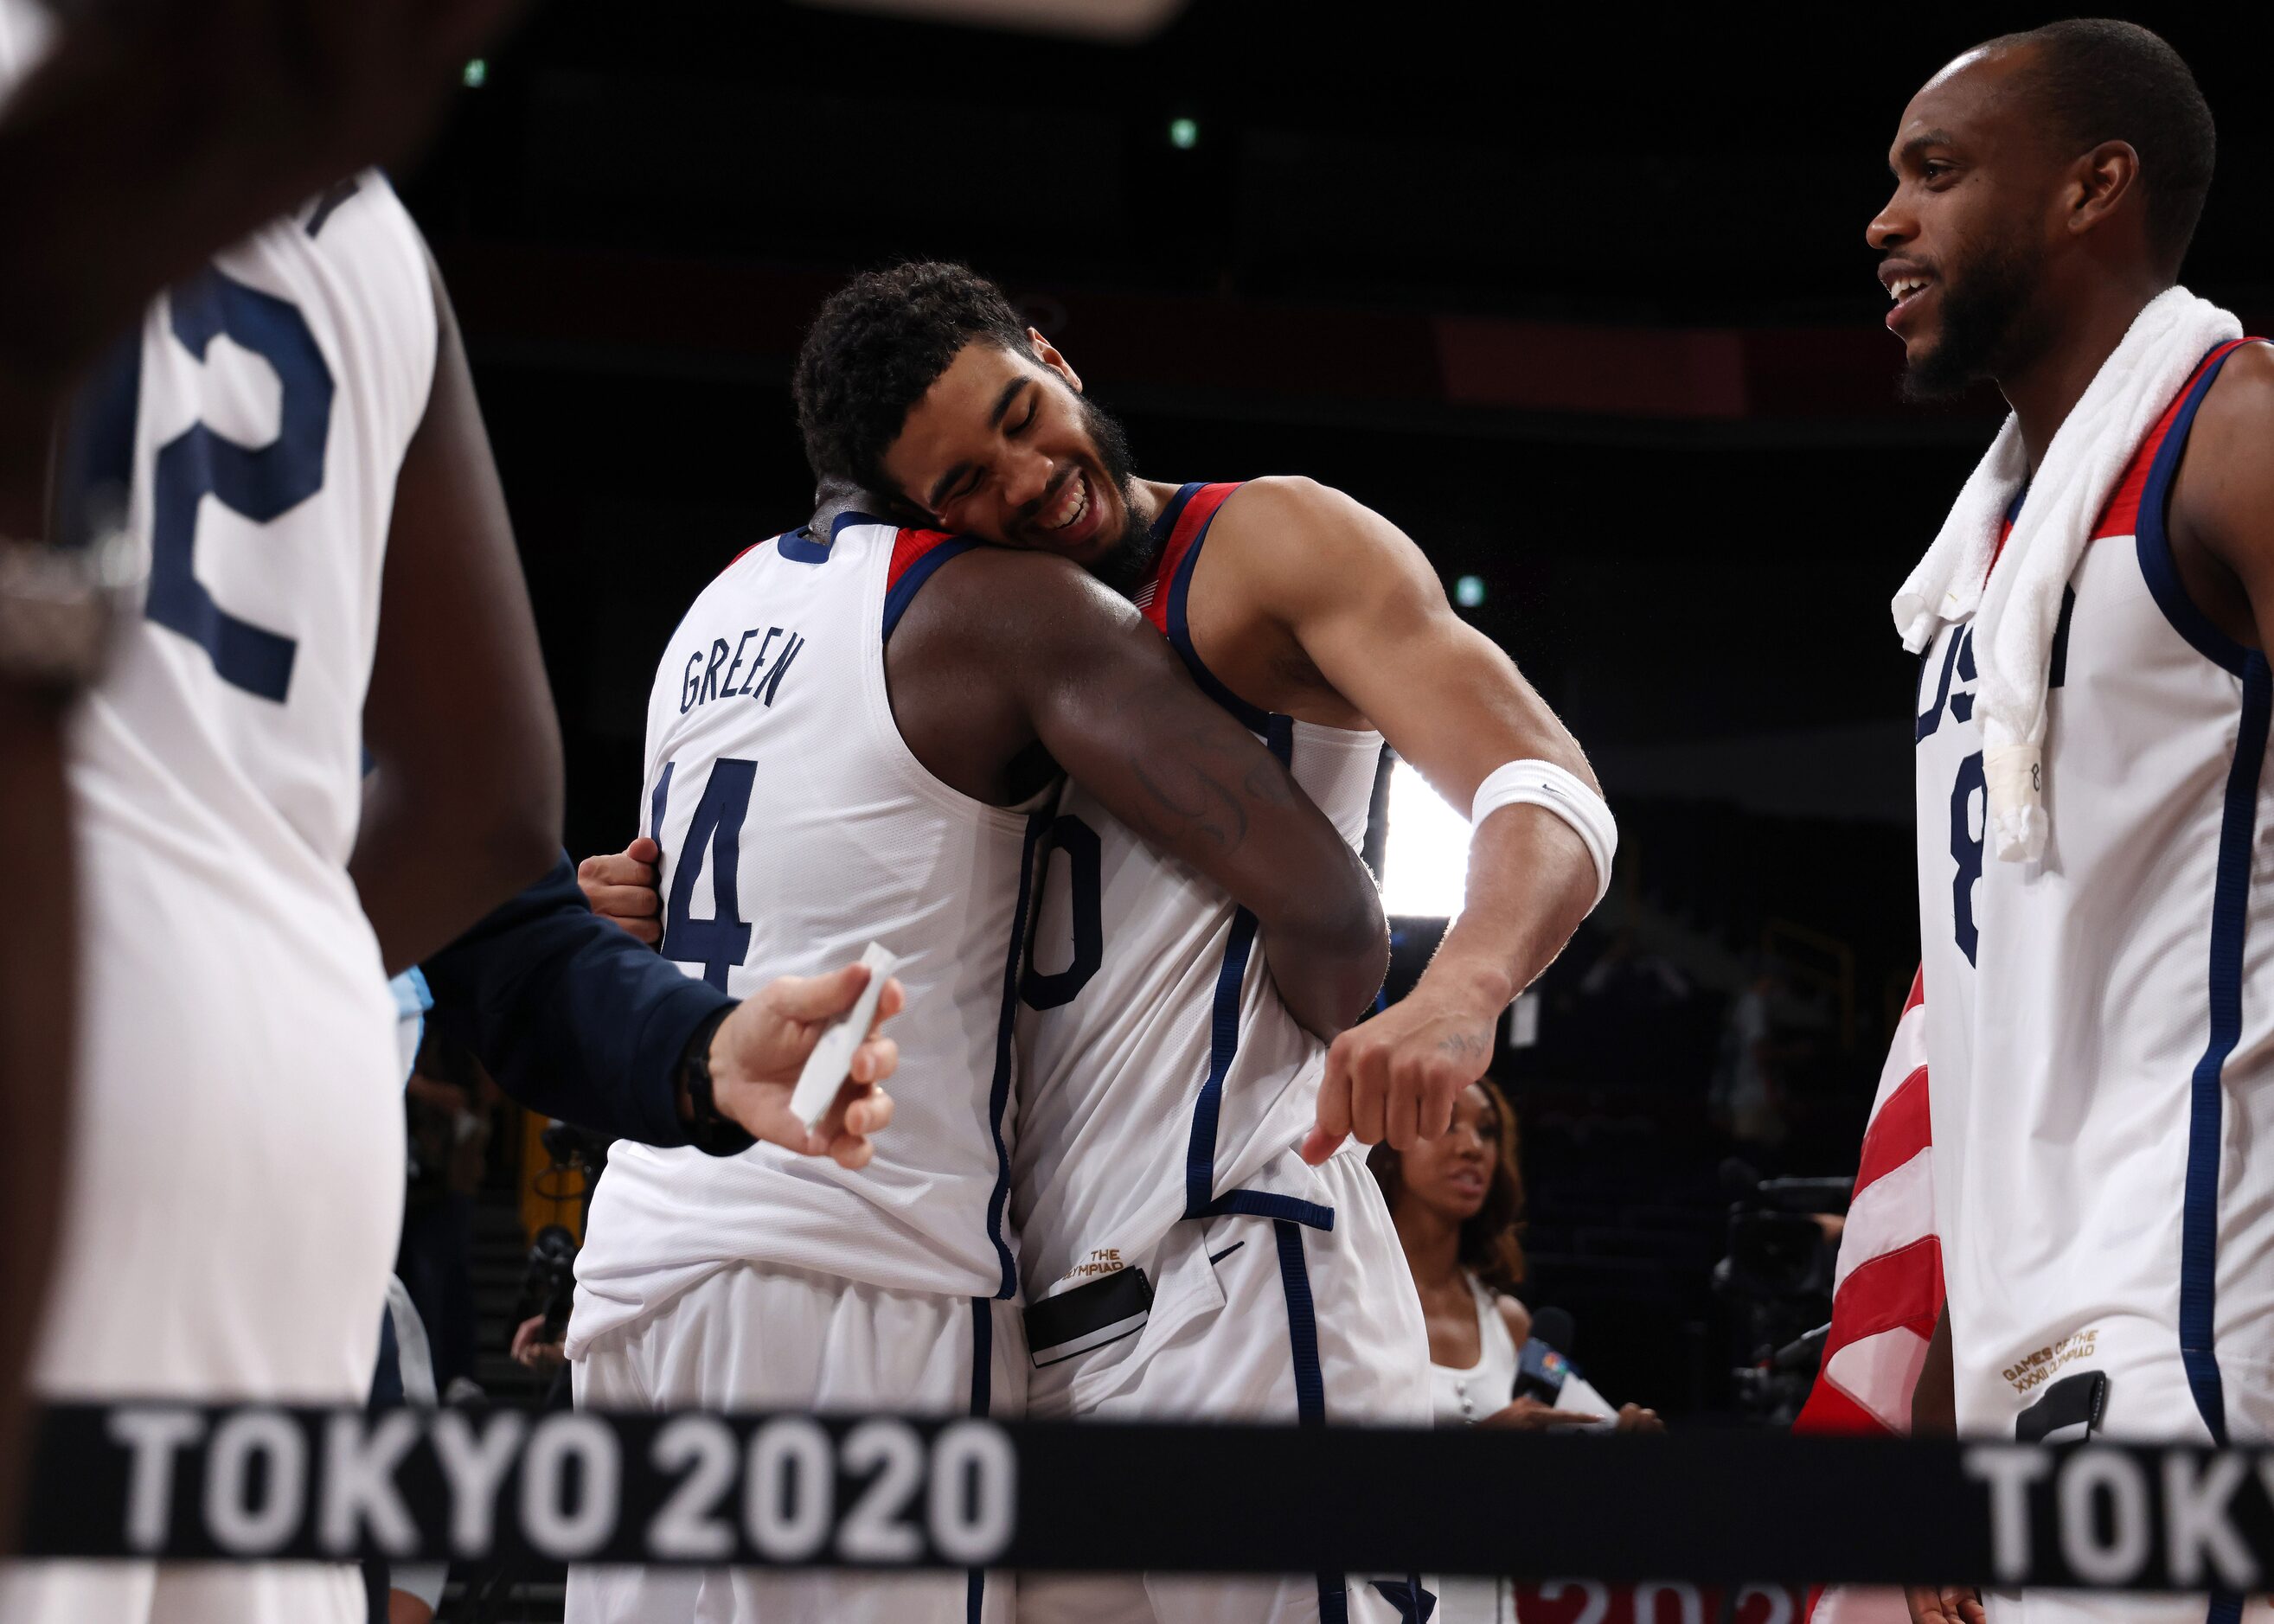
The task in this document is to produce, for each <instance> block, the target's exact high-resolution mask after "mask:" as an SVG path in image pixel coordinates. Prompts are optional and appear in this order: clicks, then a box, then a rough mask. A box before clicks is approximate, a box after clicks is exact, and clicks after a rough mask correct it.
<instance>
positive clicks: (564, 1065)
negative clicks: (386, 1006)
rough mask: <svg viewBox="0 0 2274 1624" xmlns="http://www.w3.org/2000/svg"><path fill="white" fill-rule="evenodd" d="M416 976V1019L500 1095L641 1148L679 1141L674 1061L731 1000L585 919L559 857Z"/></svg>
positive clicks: (565, 858) (597, 920) (682, 1129)
mask: <svg viewBox="0 0 2274 1624" xmlns="http://www.w3.org/2000/svg"><path fill="white" fill-rule="evenodd" d="M422 968H423V969H424V970H425V973H426V984H427V986H428V987H429V988H430V989H433V995H434V1009H433V1013H432V1014H430V1015H429V1016H428V1017H427V1019H429V1020H430V1021H432V1022H433V1024H434V1026H436V1027H437V1028H438V1029H439V1030H440V1031H441V1032H442V1033H443V1034H444V1035H445V1036H447V1037H448V1038H451V1039H452V1040H454V1041H457V1042H460V1043H463V1044H464V1045H465V1046H466V1047H467V1048H468V1049H471V1050H472V1051H473V1052H474V1054H475V1055H476V1056H478V1057H479V1059H480V1060H481V1063H482V1064H483V1065H485V1066H486V1067H487V1068H488V1069H489V1072H490V1075H491V1076H493V1077H494V1078H496V1079H497V1080H498V1086H500V1087H501V1088H503V1089H504V1090H505V1092H506V1093H507V1094H508V1095H510V1096H511V1097H512V1098H513V1099H515V1100H516V1101H519V1102H520V1103H522V1104H523V1105H525V1106H528V1107H529V1108H530V1109H532V1110H538V1111H542V1112H544V1113H545V1114H546V1116H558V1117H560V1118H561V1119H562V1120H563V1121H566V1122H573V1123H575V1124H577V1125H578V1126H579V1127H584V1128H589V1129H591V1130H593V1131H594V1132H599V1133H607V1134H613V1135H614V1136H616V1137H618V1138H621V1139H636V1140H637V1141H639V1142H640V1143H642V1144H646V1145H684V1144H686V1143H687V1142H688V1139H687V1129H686V1125H685V1124H683V1123H681V1121H680V1119H679V1107H678V1097H677V1094H678V1080H677V1072H678V1067H679V1060H680V1056H681V1054H682V1053H683V1052H684V1051H685V1050H686V1048H687V1041H688V1039H689V1038H690V1037H691V1036H693V1035H694V1033H695V1028H696V1027H697V1026H700V1025H701V1024H702V1023H703V1021H704V1018H706V1017H707V1016H710V1015H712V1014H713V1013H715V1012H716V1011H719V1010H723V1009H729V1008H732V1007H733V1005H734V999H732V998H730V997H728V996H727V995H726V994H725V993H722V992H720V991H719V990H718V989H716V988H714V987H712V986H711V985H710V984H709V983H708V982H706V981H699V980H697V979H696V978H694V977H692V976H689V975H685V974H681V972H680V971H678V970H676V969H674V967H673V966H671V965H670V964H669V963H668V962H667V961H666V960H665V959H659V958H658V957H656V954H655V950H654V949H652V948H651V947H648V946H646V945H645V944H643V943H641V942H638V941H636V940H635V939H634V938H633V937H631V936H627V935H626V934H625V933H624V932H623V931H622V930H621V929H618V928H617V927H616V926H614V925H612V924H610V923H609V922H608V921H606V920H605V919H602V918H601V917H600V916H599V914H595V913H593V912H592V910H591V907H590V906H587V905H586V903H585V901H584V891H582V890H580V889H579V888H578V887H577V884H576V868H574V866H572V865H571V864H570V862H569V854H568V853H566V852H563V853H561V861H559V862H558V863H556V864H554V865H553V872H552V873H550V874H548V875H546V876H545V877H544V878H543V879H541V880H539V881H538V883H536V884H534V885H532V886H531V887H530V888H529V889H528V890H527V891H523V892H522V893H521V894H520V895H519V896H517V897H516V898H513V899H512V900H511V901H509V902H508V903H506V904H505V905H504V906H502V907H501V908H499V909H498V910H497V911H496V912H495V913H493V914H491V915H490V916H489V917H488V918H486V919H485V920H483V921H481V922H480V923H479V924H478V925H476V926H475V927H474V928H473V929H471V930H469V931H468V932H466V934H465V935H464V936H460V937H459V938H458V939H457V940H456V942H453V943H452V944H450V945H449V946H448V947H447V948H444V949H443V950H442V951H441V952H440V953H438V954H436V955H435V956H434V957H433V959H428V960H427V961H426V963H425V965H424V966H422Z"/></svg>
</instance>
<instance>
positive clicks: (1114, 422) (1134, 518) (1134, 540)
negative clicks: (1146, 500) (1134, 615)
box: [1074, 395, 1161, 598]
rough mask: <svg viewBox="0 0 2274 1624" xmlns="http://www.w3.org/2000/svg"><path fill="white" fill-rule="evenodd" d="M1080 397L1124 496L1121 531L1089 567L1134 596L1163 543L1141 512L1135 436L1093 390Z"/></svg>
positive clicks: (1101, 458)
mask: <svg viewBox="0 0 2274 1624" xmlns="http://www.w3.org/2000/svg"><path fill="white" fill-rule="evenodd" d="M1074 398H1075V399H1076V400H1077V401H1079V402H1081V420H1082V426H1083V427H1085V428H1087V429H1088V431H1089V441H1090V446H1091V447H1092V449H1094V450H1095V451H1096V454H1097V466H1098V467H1099V469H1101V470H1103V472H1104V475H1105V477H1106V479H1107V480H1108V481H1109V482H1110V483H1111V485H1112V486H1113V488H1114V490H1115V492H1117V493H1118V495H1119V496H1120V498H1121V534H1120V535H1119V536H1118V537H1116V538H1114V539H1113V542H1112V544H1111V545H1110V546H1109V547H1107V549H1106V550H1105V551H1104V552H1103V553H1101V554H1099V555H1098V560H1097V562H1096V563H1095V564H1093V565H1091V566H1090V570H1089V573H1090V574H1091V575H1096V577H1097V578H1098V579H1099V580H1100V581H1103V583H1105V584H1106V585H1108V586H1110V587H1111V588H1112V589H1113V590H1115V591H1117V592H1118V593H1120V594H1121V596H1122V597H1124V598H1128V597H1132V596H1133V595H1134V594H1135V593H1136V591H1137V590H1138V589H1139V588H1141V587H1142V586H1143V585H1144V584H1145V583H1146V581H1147V579H1148V578H1149V577H1150V576H1151V575H1152V573H1153V567H1154V566H1155V565H1156V564H1157V563H1159V562H1160V559H1161V544H1160V541H1159V540H1158V538H1156V537H1155V536H1154V534H1153V527H1152V526H1151V525H1150V524H1148V523H1146V521H1145V520H1144V519H1143V518H1141V516H1140V513H1139V506H1138V500H1137V477H1136V474H1135V472H1134V458H1133V457H1132V455H1130V450H1129V436H1128V435H1127V434H1126V432H1123V430H1122V427H1121V424H1120V422H1119V420H1118V419H1117V418H1116V417H1114V416H1113V414H1112V413H1111V412H1109V411H1107V410H1105V408H1103V406H1100V405H1099V404H1098V403H1097V402H1096V401H1093V400H1091V399H1090V398H1089V396H1088V395H1076V396H1075V397H1074Z"/></svg>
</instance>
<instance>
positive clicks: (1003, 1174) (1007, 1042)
mask: <svg viewBox="0 0 2274 1624" xmlns="http://www.w3.org/2000/svg"><path fill="white" fill-rule="evenodd" d="M1055 810H1056V809H1055V808H1050V807H1044V808H1041V809H1040V810H1038V811H1035V812H1030V813H1028V815H1027V843H1026V845H1025V846H1024V847H1023V848H1022V849H1021V851H1020V856H1019V906H1018V911H1017V912H1016V913H1015V914H1013V915H1012V923H1011V946H1010V951H1009V952H1008V953H1007V954H1005V958H1004V960H1003V1011H1002V1014H1001V1015H1000V1016H999V1017H998V1019H997V1022H996V1026H995V1081H994V1085H993V1086H992V1087H991V1088H990V1090H989V1091H988V1095H987V1125H988V1129H989V1131H990V1132H992V1133H993V1134H994V1136H995V1189H994V1191H993V1192H992V1193H991V1194H990V1195H989V1196H988V1198H987V1238H988V1239H989V1240H990V1241H991V1242H993V1243H994V1244H995V1256H996V1258H997V1259H998V1260H999V1261H1000V1262H1001V1263H1002V1265H1003V1285H1002V1289H1000V1290H998V1291H997V1292H996V1294H995V1295H996V1296H997V1297H1016V1296H1018V1295H1019V1269H1018V1265H1017V1264H1016V1263H1014V1262H1013V1260H1012V1258H1011V1248H1010V1245H1009V1244H1008V1243H1007V1242H1005V1240H1004V1238H1003V1208H1004V1207H1005V1205H1007V1204H1008V1203H1009V1201H1010V1199H1011V1147H1009V1146H1008V1145H1006V1144H1005V1143H1004V1142H1003V1113H1004V1112H1005V1110H1007V1109H1010V1104H1011V1072H1012V1069H1013V1068H1012V1061H1011V1056H1012V1053H1013V1049H1012V1040H1013V1037H1014V1036H1015V1035H1016V1034H1017V1031H1018V1024H1019V966H1020V961H1021V960H1023V959H1025V957H1026V947H1027V925H1028V918H1027V915H1028V905H1029V904H1030V903H1031V902H1032V901H1033V899H1034V894H1035V847H1037V846H1040V845H1041V844H1042V839H1043V831H1045V830H1047V829H1049V828H1050V820H1051V817H1052V816H1054V814H1055Z"/></svg>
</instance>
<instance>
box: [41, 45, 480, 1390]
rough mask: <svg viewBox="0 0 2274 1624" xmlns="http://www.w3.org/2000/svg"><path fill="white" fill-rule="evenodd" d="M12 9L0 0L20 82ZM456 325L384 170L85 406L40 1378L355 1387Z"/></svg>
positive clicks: (180, 299) (248, 247)
mask: <svg viewBox="0 0 2274 1624" xmlns="http://www.w3.org/2000/svg"><path fill="white" fill-rule="evenodd" d="M34 9H35V8H34ZM26 15H27V13H26V9H25V8H24V7H23V6H22V5H21V4H16V3H15V0H4V4H0V79H5V80H6V81H7V82H10V83H12V82H13V76H14V75H15V74H17V73H19V72H21V71H24V70H25V68H26V66H27V65H28V63H27V52H26V49H24V47H25V41H27V40H28V39H30V38H31V30H30V29H28V28H27V27H26ZM436 331H437V329H436V319H435V310H434V294H433V283H432V282H431V280H430V277H429V273H428V270H427V265H426V259H425V250H424V248H423V247H422V245H421V244H420V242H419V240H418V232H417V229H416V228H415V227H414V226H413V225H412V224H411V222H410V217H409V215H408V214H406V213H405V212H404V211H403V207H402V205H401V203H400V202H398V201H397V200H396V199H395V194H394V193H393V192H392V191H390V190H389V189H388V184H387V183H386V182H385V180H383V179H381V178H380V177H379V176H377V175H376V174H371V175H365V176H363V177H359V178H358V180H356V181H354V182H352V183H348V184H343V185H342V186H340V187H338V188H335V189H334V191H333V192H330V193H328V194H327V195H326V196H325V197H324V198H322V199H316V200H313V201H312V202H311V203H310V204H308V205H307V206H305V207H302V208H301V209H299V210H298V211H297V212H296V213H295V214H292V215H290V216H288V217H286V218H284V219H281V220H278V221H276V222H275V223H273V224H271V225H269V226H268V227H267V228H266V229H263V230H261V231H260V232H258V233H256V234H255V235H254V236H252V237H248V238H246V239H245V241H243V242H241V243H239V244H237V245H235V246H234V247H232V248H230V249H228V250H227V251H225V252H222V253H221V254H220V255H218V256H217V257H216V258H215V259H214V260H213V262H212V263H211V264H209V265H207V267H204V268H203V269H201V270H200V271H198V272H197V273H195V274H192V276H190V277H189V278H188V279H186V280H185V281H184V282H183V283H182V284H181V285H180V286H178V287H177V288H175V289H172V290H171V291H169V293H167V294H165V295H164V296H162V297H160V298H159V299H158V300H157V301H156V302H155V303H154V305H152V306H151V308H150V309H149V311H148V312H147V314H146V316H145V318H144V320H143V322H142V325H141V329H140V331H139V334H136V335H131V336H130V337H128V338H127V339H125V340H124V341H122V342H120V343H119V344H118V345H117V347H116V348H115V349H114V350H113V352H112V353H111V355H110V356H109V357H108V359H107V360H106V361H105V362H104V364H103V365H102V367H101V368H100V369H99V371H98V372H97V374H96V376H95V378H94V380H93V383H92V385H91V387H90V388H89V390H88V392H87V396H86V399H85V401H84V402H83V404H82V408H81V410H80V411H79V415H78V417H77V418H76V420H75V423H74V425H73V437H72V443H73V455H72V459H71V465H70V476H69V477H70V479H71V480H72V482H73V483H74V484H75V485H77V484H82V483H83V484H85V485H89V486H92V487H95V488H96V489H97V492H98V496H97V500H101V493H102V492H108V493H110V494H112V495H117V494H122V493H123V494H124V499H125V505H124V518H125V522H126V523H127V524H128V526H129V528H130V529H131V530H132V533H133V534H134V535H135V536H136V537H137V538H139V539H140V540H141V541H142V542H144V543H145V544H147V547H148V549H149V553H150V560H151V567H150V582H149V589H148V593H147V601H146V604H145V606H144V608H143V611H142V613H141V615H140V617H139V619H138V620H136V621H135V622H134V623H133V624H132V626H131V628H128V629H127V630H126V632H125V634H124V639H123V645H122V647H121V648H120V650H118V654H117V660H116V662H115V664H114V665H112V667H111V669H110V670H109V672H108V673H106V674H105V675H104V677H103V679H102V681H101V683H100V684H99V685H98V686H97V687H96V688H95V689H94V691H93V692H92V693H90V694H89V695H87V696H86V697H85V698H84V699H83V700H82V701H81V703H79V706H78V707H77V709H76V711H75V713H74V716H73V718H72V726H71V736H70V779H71V788H72V815H73V818H74V821H75V824H76V830H75V834H76V841H77V846H78V853H79V869H78V875H79V888H80V899H79V905H80V916H81V929H82V938H81V975H80V981H79V997H80V1022H79V1025H80V1040H79V1079H78V1082H79V1104H78V1108H77V1110H76V1112H75V1116H76V1117H77V1121H76V1124H75V1128H76V1131H75V1132H74V1135H73V1145H72V1173H71V1180H70V1195H69V1197H68V1207H67V1209H66V1215H65V1220H64V1259H63V1269H62V1273H61V1280H60V1284H59V1286H58V1289H57V1292H56V1298H55V1301H54V1303H53V1304H52V1305H51V1307H50V1309H49V1320H48V1325H47V1327H46V1335H45V1341H44V1343H43V1350H42V1354H41V1367H40V1380H41V1382H42V1384H43V1385H44V1386H45V1387H47V1389H48V1390H49V1391H51V1392H63V1391H70V1392H117V1391H122V1390H132V1391H148V1392H207V1393H228V1392H247V1393H251V1392H259V1393H263V1394H272V1395H273V1394H278V1393H297V1394H300V1395H305V1396H307V1397H310V1398H317V1397H328V1398H336V1399H354V1398H358V1397H359V1396H360V1395H362V1394H363V1393H364V1392H365V1390H366V1389H367V1387H368V1386H369V1382H370V1379H371V1359H372V1349H373V1335H374V1334H375V1327H376V1326H377V1323H378V1320H377V1313H378V1307H379V1304H380V1302H381V1301H382V1297H383V1293H384V1290H385V1287H386V1282H387V1276H388V1267H389V1263H390V1260H391V1259H392V1258H393V1255H394V1251H395V1237H396V1230H397V1224H398V1214H399V1211H400V1203H401V1200H402V1192H403V1125H402V1079H401V1076H400V1074H399V1073H398V1072H397V1071H396V1070H395V1011H394V1004H393V1000H392V998H391V996H389V994H388V988H387V975H386V972H385V971H384V970H383V969H382V968H381V966H380V955H379V949H378V944H377V942H376V941H375V940H374V938H373V935H372V930H371V926H370V924H369V923H368V921H366V920H365V917H364V914H363V909H362V906H361V905H360V903H359V902H358V899H357V896H356V891H355V888H354V886H353V884H352V883H350V881H349V878H348V875H347V861H348V857H349V853H350V851H351V849H352V848H353V846H354V844H355V836H356V828H357V822H358V813H359V808H360V804H361V793H362V778H363V771H362V740H363V702H364V693H365V687H366V686H367V684H368V681H369V679H370V675H371V664H372V656H373V643H374V639H375V637H376V634H377V628H378V623H379V598H380V566H381V561H382V560H383V558H384V555H385V551H386V543H387V534H388V524H389V522H390V520H391V518H392V515H393V511H394V502H395V477H396V474H397V472H398V471H399V470H400V468H401V466H402V462H403V452H404V449H405V447H407V446H408V445H409V443H410V437H411V434H412V433H413V432H414V431H415V430H416V429H417V427H418V424H419V422H420V420H421V418H422V417H424V416H425V408H426V397H427V392H428V387H429V385H430V383H431V382H432V380H433V370H434V356H435V344H436ZM85 494H86V492H84V491H81V490H79V489H72V490H66V491H65V492H64V497H65V499H66V502H67V503H71V502H73V501H76V500H78V499H79V498H80V497H82V496H83V495H85ZM200 1266H202V1267H200Z"/></svg>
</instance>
